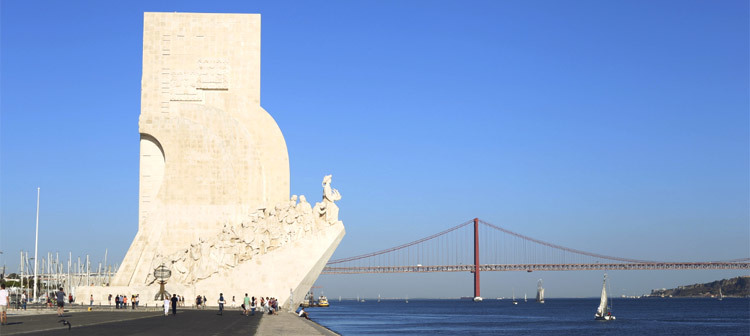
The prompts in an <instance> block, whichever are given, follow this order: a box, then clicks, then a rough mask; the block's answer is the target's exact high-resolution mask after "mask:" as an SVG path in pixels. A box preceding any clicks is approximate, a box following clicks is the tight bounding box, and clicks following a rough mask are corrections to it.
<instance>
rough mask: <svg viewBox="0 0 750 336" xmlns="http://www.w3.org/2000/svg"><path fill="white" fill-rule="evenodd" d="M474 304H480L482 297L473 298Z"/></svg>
mask: <svg viewBox="0 0 750 336" xmlns="http://www.w3.org/2000/svg"><path fill="white" fill-rule="evenodd" d="M474 302H482V297H481V296H475V297H474Z"/></svg>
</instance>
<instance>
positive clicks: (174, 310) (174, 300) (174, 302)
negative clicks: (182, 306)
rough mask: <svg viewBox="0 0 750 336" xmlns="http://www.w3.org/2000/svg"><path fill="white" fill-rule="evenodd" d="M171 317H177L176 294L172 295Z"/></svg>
mask: <svg viewBox="0 0 750 336" xmlns="http://www.w3.org/2000/svg"><path fill="white" fill-rule="evenodd" d="M172 316H177V294H172Z"/></svg>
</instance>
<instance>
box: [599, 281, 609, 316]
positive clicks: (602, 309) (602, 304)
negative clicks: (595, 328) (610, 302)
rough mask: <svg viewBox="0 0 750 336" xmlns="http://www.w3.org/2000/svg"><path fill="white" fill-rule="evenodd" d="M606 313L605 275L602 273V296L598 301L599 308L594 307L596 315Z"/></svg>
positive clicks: (604, 314)
mask: <svg viewBox="0 0 750 336" xmlns="http://www.w3.org/2000/svg"><path fill="white" fill-rule="evenodd" d="M606 315H607V275H606V274H605V275H604V282H603V283H602V298H601V300H600V301H599V308H596V316H597V317H603V316H606Z"/></svg>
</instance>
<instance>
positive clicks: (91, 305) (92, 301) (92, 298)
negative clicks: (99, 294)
mask: <svg viewBox="0 0 750 336" xmlns="http://www.w3.org/2000/svg"><path fill="white" fill-rule="evenodd" d="M68 302H70V301H68ZM93 306H94V294H91V297H90V298H89V307H93Z"/></svg>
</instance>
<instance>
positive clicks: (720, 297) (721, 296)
mask: <svg viewBox="0 0 750 336" xmlns="http://www.w3.org/2000/svg"><path fill="white" fill-rule="evenodd" d="M721 300H724V295H721V287H719V301H721Z"/></svg>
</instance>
